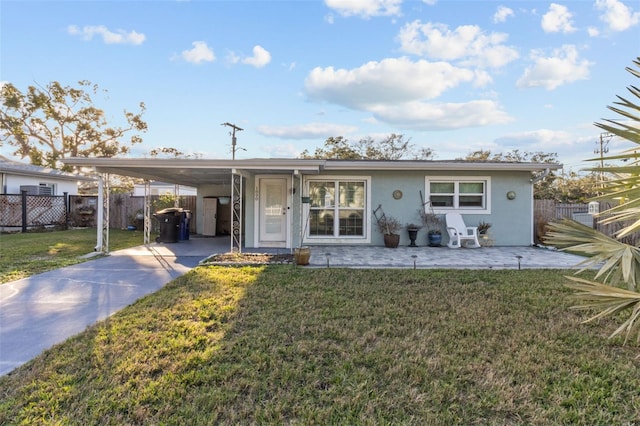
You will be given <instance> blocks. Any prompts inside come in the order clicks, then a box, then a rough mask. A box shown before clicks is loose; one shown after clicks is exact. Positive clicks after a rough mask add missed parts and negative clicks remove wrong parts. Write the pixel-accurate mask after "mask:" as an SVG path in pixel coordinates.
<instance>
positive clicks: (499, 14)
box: [493, 6, 514, 24]
mask: <svg viewBox="0 0 640 426" xmlns="http://www.w3.org/2000/svg"><path fill="white" fill-rule="evenodd" d="M510 16H514V14H513V10H512V9H510V8H508V7H506V6H498V10H496V13H495V14H494V15H493V22H494V23H496V24H497V23H499V22H506V20H507V18H508V17H510Z"/></svg>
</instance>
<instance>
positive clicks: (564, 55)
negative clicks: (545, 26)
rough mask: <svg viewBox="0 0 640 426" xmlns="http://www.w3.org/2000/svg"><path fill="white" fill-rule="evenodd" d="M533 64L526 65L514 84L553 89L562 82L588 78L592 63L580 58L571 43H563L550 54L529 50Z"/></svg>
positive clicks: (520, 86)
mask: <svg viewBox="0 0 640 426" xmlns="http://www.w3.org/2000/svg"><path fill="white" fill-rule="evenodd" d="M531 59H532V60H533V62H534V64H533V66H531V67H528V68H527V69H526V70H525V71H524V74H523V75H522V77H520V79H518V81H517V83H516V85H517V86H518V87H519V88H530V87H544V88H545V89H547V90H554V89H556V88H558V87H559V86H562V85H564V84H568V83H573V82H575V81H578V80H586V79H588V78H589V67H590V66H591V65H593V63H591V62H589V61H587V60H586V59H580V58H579V55H578V50H577V49H576V47H575V46H573V45H564V46H562V48H560V49H555V50H554V51H553V52H552V55H551V56H543V54H542V52H540V51H537V50H534V51H532V52H531Z"/></svg>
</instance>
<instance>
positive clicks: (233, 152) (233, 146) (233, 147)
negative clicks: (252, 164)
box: [221, 122, 246, 160]
mask: <svg viewBox="0 0 640 426" xmlns="http://www.w3.org/2000/svg"><path fill="white" fill-rule="evenodd" d="M221 126H227V127H231V128H232V129H233V131H232V132H231V133H229V134H230V135H231V159H232V160H235V159H236V151H237V150H239V149H241V150H243V151H246V149H244V148H236V130H237V131H239V132H240V131H242V130H244V129H241V128H240V127H238V126H236V125H235V124H231V123H229V122H225V123H222V124H221Z"/></svg>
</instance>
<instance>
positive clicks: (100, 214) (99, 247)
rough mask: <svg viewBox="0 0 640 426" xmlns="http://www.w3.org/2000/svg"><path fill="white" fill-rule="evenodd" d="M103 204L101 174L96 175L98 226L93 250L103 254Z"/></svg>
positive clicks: (102, 180)
mask: <svg viewBox="0 0 640 426" xmlns="http://www.w3.org/2000/svg"><path fill="white" fill-rule="evenodd" d="M103 202H104V179H103V178H102V174H100V175H98V205H97V206H96V213H98V226H97V229H96V230H97V236H96V239H97V242H96V246H95V248H94V250H95V251H97V252H100V253H103V252H104V247H103V240H102V227H103V225H104V215H103V211H102V204H103Z"/></svg>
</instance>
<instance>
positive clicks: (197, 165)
mask: <svg viewBox="0 0 640 426" xmlns="http://www.w3.org/2000/svg"><path fill="white" fill-rule="evenodd" d="M63 161H64V163H65V164H70V165H80V166H93V167H109V168H128V167H136V168H141V169H144V168H157V167H163V168H173V169H176V168H180V169H185V168H189V169H229V170H230V169H238V170H240V169H245V170H294V169H297V170H305V171H317V170H319V169H320V168H321V167H322V165H324V163H325V160H300V159H248V160H205V159H181V158H170V159H169V158H78V157H75V158H68V159H65V160H63Z"/></svg>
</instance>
